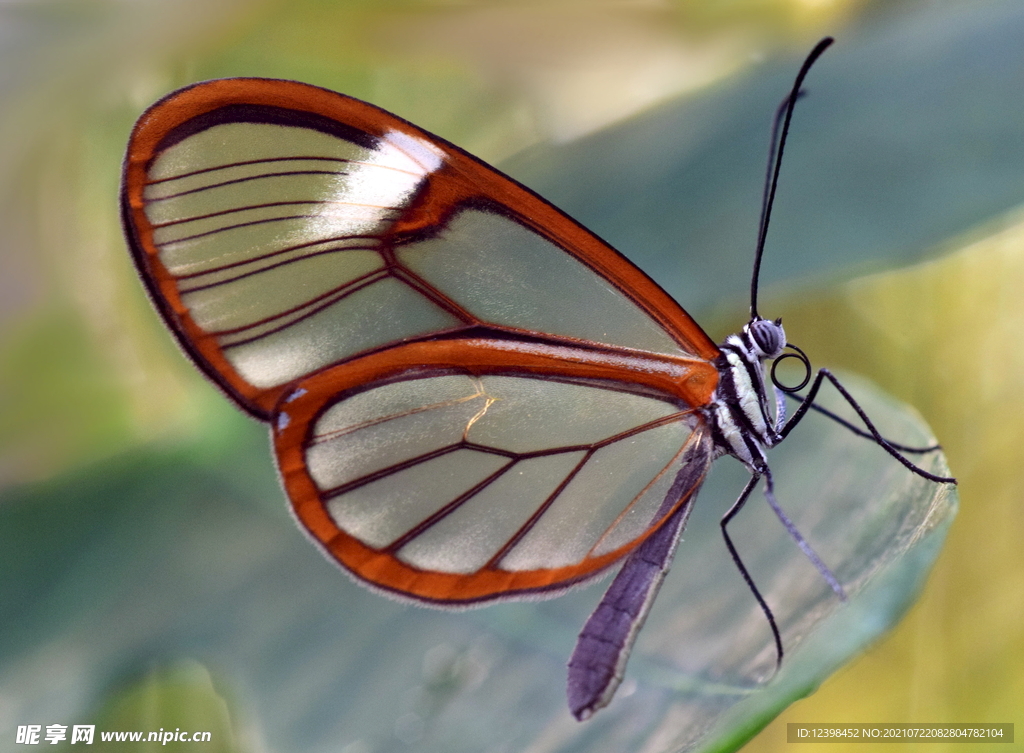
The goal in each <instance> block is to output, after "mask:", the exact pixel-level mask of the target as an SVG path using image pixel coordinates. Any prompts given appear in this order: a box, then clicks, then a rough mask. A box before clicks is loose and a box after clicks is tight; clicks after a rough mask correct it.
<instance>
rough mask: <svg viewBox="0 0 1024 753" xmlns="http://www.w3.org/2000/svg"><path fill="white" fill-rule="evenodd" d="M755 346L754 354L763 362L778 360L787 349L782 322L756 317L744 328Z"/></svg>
mask: <svg viewBox="0 0 1024 753" xmlns="http://www.w3.org/2000/svg"><path fill="white" fill-rule="evenodd" d="M743 332H744V333H745V334H746V335H747V338H748V339H749V340H750V343H751V345H752V346H753V350H754V354H755V355H756V356H757V357H758V358H759V359H761V360H767V359H770V358H778V357H779V356H780V355H781V354H782V351H783V349H784V348H785V347H786V331H785V330H784V329H783V328H782V320H781V319H776V320H775V321H772V320H770V319H762V318H761V317H756V318H754V319H751V320H750V321H749V322H747V324H746V325H744V327H743Z"/></svg>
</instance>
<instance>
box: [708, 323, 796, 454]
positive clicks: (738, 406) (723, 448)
mask: <svg viewBox="0 0 1024 753" xmlns="http://www.w3.org/2000/svg"><path fill="white" fill-rule="evenodd" d="M785 346H786V333H785V331H784V330H783V329H782V320H781V319H778V320H776V321H770V320H768V319H761V318H755V319H752V320H751V321H750V322H748V323H747V324H746V325H745V326H744V327H743V329H742V330H741V331H740V332H739V333H737V334H735V335H730V336H729V337H728V338H726V340H725V342H723V343H722V344H721V346H720V349H721V351H722V353H721V355H720V356H719V357H718V358H717V359H715V366H716V367H717V368H718V372H719V381H718V388H717V390H716V392H715V396H714V399H713V401H712V402H711V404H710V405H709V406H708V407H707V415H708V418H709V422H710V424H711V428H712V436H713V438H714V442H715V446H716V447H717V449H718V454H719V455H723V454H730V455H733V456H735V457H736V458H738V459H739V460H740V461H741V462H742V463H743V464H744V465H746V466H747V467H748V468H750V469H751V471H755V472H759V471H761V470H763V469H764V467H765V466H766V463H767V460H766V458H765V455H764V451H765V450H766V449H767V448H769V447H772V446H774V445H776V444H777V443H778V442H779V441H780V440H781V435H780V434H779V431H780V430H781V427H782V424H783V423H784V422H785V418H786V416H785V406H784V403H783V400H782V396H781V394H780V393H779V391H778V389H777V388H775V387H774V386H773V388H772V392H773V394H774V397H775V415H774V416H773V415H772V413H771V411H770V409H769V402H768V391H767V387H766V383H765V365H764V364H765V361H767V360H769V359H773V358H778V356H779V355H781V354H782V350H783V348H785Z"/></svg>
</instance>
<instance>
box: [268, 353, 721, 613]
mask: <svg viewBox="0 0 1024 753" xmlns="http://www.w3.org/2000/svg"><path fill="white" fill-rule="evenodd" d="M496 355H499V356H500V355H506V357H507V354H500V353H499V354H496ZM418 357H419V358H420V360H429V359H423V358H422V354H420V355H419V356H418ZM369 360H378V361H379V360H381V359H380V357H379V356H371V357H369ZM410 360H413V359H412V358H410ZM493 360H494V363H492V364H491V365H480V364H479V363H477V364H470V363H466V364H464V365H462V366H455V365H451V366H447V367H444V368H441V367H439V366H430V367H426V368H420V369H414V370H409V369H393V370H392V371H393V372H394V373H395V374H397V376H382V377H381V378H378V379H371V380H369V381H368V382H366V383H364V384H362V385H361V386H358V387H354V388H351V389H342V390H338V389H337V388H338V383H337V382H336V380H334V378H333V377H332V375H331V373H330V372H328V373H325V374H319V375H316V376H314V377H312V378H311V379H309V380H307V381H305V382H303V383H301V385H300V386H299V387H298V388H297V389H296V391H295V393H293V394H292V395H289V396H287V397H286V398H285V401H284V402H283V403H282V406H281V413H280V414H279V416H278V420H277V424H276V430H275V447H276V450H277V453H278V458H279V462H280V466H281V473H282V477H283V478H284V482H285V486H286V488H287V489H288V491H289V496H290V497H291V499H292V501H293V504H294V509H295V513H296V515H297V517H298V518H299V520H300V521H301V522H302V524H303V525H304V526H305V527H306V528H307V529H308V530H309V531H310V533H311V534H312V535H313V537H314V538H315V539H316V540H318V541H319V542H320V543H321V545H322V546H323V547H324V549H325V550H326V551H327V552H328V553H329V554H330V555H331V556H332V557H333V558H335V559H336V560H337V561H338V562H340V563H341V564H342V565H343V566H344V567H345V568H346V569H348V570H349V571H350V572H352V573H353V574H354V575H356V576H357V577H358V578H359V579H360V580H362V581H365V582H367V583H369V584H371V585H373V586H376V587H379V588H382V589H385V590H387V591H390V592H393V593H399V594H401V595H404V596H408V597H411V598H413V599H418V600H422V601H428V602H432V603H435V604H441V605H464V604H470V603H473V602H480V601H489V600H496V599H503V598H515V597H517V596H518V597H522V596H529V595H537V594H548V595H556V594H557V593H559V592H561V591H563V590H565V589H566V588H568V587H570V586H572V585H573V584H576V583H579V582H581V581H584V580H587V579H588V578H591V577H594V576H595V575H597V574H598V573H600V572H601V571H602V570H604V569H605V568H607V567H609V566H611V565H613V564H615V563H616V562H618V561H619V560H620V559H621V558H622V557H623V556H625V554H627V553H628V552H629V551H631V550H632V549H634V548H635V547H636V546H637V545H638V544H640V543H641V542H642V541H644V540H645V539H646V538H647V537H648V536H649V535H650V533H651V532H652V530H654V529H656V528H657V527H658V526H659V525H660V524H661V523H662V522H663V521H664V520H666V519H668V517H669V516H670V515H671V514H672V513H673V512H674V511H675V510H677V509H678V508H679V506H680V505H681V504H683V503H684V501H685V500H687V499H689V495H690V494H691V492H692V491H693V490H694V489H695V488H696V486H699V482H700V480H702V478H703V473H699V474H693V473H691V474H689V476H685V477H686V478H690V477H692V478H694V479H695V481H694V483H693V484H686V485H685V486H686V488H680V485H679V484H678V483H676V482H677V479H678V478H679V477H680V473H681V471H682V470H683V468H684V467H685V466H686V465H687V463H691V462H692V458H693V457H694V456H695V455H694V453H693V452H688V451H687V450H688V448H692V447H693V446H694V445H695V444H697V445H703V446H705V447H706V445H707V443H709V442H710V439H709V438H708V436H707V433H706V431H705V428H704V424H703V423H702V420H701V419H700V417H699V414H698V413H696V412H695V411H693V410H692V408H691V407H690V406H689V405H688V404H687V402H686V401H685V400H683V399H680V398H679V397H678V396H676V395H672V394H670V393H668V392H665V391H661V390H659V389H656V388H654V387H652V386H650V385H644V384H640V383H638V384H630V383H627V382H624V381H622V382H618V383H616V382H610V381H609V380H606V379H601V378H595V377H587V376H582V375H580V374H582V373H584V372H585V371H586V370H585V369H581V370H580V371H579V372H578V373H571V372H570V370H569V369H564V370H561V371H559V370H557V369H556V368H554V367H551V368H548V369H547V370H546V371H541V370H540V369H538V368H532V369H529V368H524V367H523V366H522V365H516V366H500V365H497V362H498V361H499V360H500V358H498V357H496V358H494V359H493ZM342 371H351V367H342ZM698 456H699V457H702V458H704V457H706V456H707V450H706V449H705V451H704V452H703V453H698ZM673 484H676V486H675V488H673ZM690 487H693V488H690Z"/></svg>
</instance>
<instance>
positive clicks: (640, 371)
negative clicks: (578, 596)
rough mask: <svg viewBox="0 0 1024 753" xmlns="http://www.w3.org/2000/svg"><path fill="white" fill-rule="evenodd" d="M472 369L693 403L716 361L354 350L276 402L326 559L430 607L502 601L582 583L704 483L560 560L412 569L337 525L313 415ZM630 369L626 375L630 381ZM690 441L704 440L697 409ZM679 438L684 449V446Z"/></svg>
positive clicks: (711, 382)
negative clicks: (318, 466) (313, 450)
mask: <svg viewBox="0 0 1024 753" xmlns="http://www.w3.org/2000/svg"><path fill="white" fill-rule="evenodd" d="M453 372H458V373H464V374H469V375H472V376H483V375H494V374H506V375H507V374H520V375H522V374H527V375H530V376H533V377H536V378H541V379H543V378H550V379H558V378H561V379H572V378H586V379H594V380H605V381H611V382H619V383H630V384H634V385H637V386H640V387H643V388H644V389H647V390H650V391H652V392H655V393H660V394H661V395H663V396H664V397H666V398H669V399H674V400H677V401H679V402H681V403H684V404H686V405H688V406H690V407H691V408H694V409H699V408H700V407H701V406H703V405H705V404H706V403H707V399H708V396H709V394H710V390H713V389H714V386H715V384H716V383H717V377H718V373H717V371H716V370H715V368H714V367H713V366H712V365H711V364H709V363H707V362H706V361H704V360H702V359H697V358H694V359H682V358H672V357H668V356H663V357H662V356H652V357H641V358H636V357H630V359H628V361H627V360H625V359H623V357H622V356H621V355H619V354H617V353H614V352H609V353H604V354H600V353H595V352H593V351H590V350H585V349H574V348H566V347H551V346H536V345H534V346H529V347H523V346H522V345H520V344H518V343H514V342H509V341H503V340H482V339H481V340H458V341H438V342H417V343H408V344H405V345H401V346H397V347H395V348H391V349H390V350H388V351H386V352H384V353H376V354H371V355H367V356H362V357H358V358H355V359H353V360H351V361H348V362H346V363H343V364H341V365H338V366H335V367H332V368H329V369H326V370H323V371H321V372H319V373H317V374H315V375H313V376H311V377H309V378H307V379H305V380H301V381H299V382H298V383H296V385H295V388H294V391H293V392H292V393H290V394H288V395H285V396H284V398H283V399H282V402H281V403H280V404H279V405H278V409H277V415H276V419H275V421H274V429H273V431H272V441H273V444H274V449H275V454H276V456H277V462H278V470H279V472H280V475H281V479H282V483H283V485H284V487H285V490H286V491H287V493H288V496H289V498H290V499H291V502H292V512H293V514H294V515H295V517H296V519H297V521H298V523H299V525H300V527H301V528H303V529H304V530H305V531H306V532H307V533H308V534H309V536H310V537H311V538H312V539H313V540H314V542H316V543H317V544H318V545H319V546H320V548H321V549H322V550H323V551H324V553H325V554H327V555H328V556H329V558H331V559H333V560H335V561H336V562H337V563H338V564H339V565H341V566H342V568H343V569H344V570H345V571H347V572H348V573H349V574H350V575H352V576H353V577H354V578H355V579H357V580H358V581H360V582H362V583H363V584H364V585H369V586H370V587H372V588H375V589H379V590H381V591H384V592H386V593H388V594H390V595H392V596H399V597H404V598H408V599H411V600H414V601H420V602H428V603H431V604H433V605H435V606H448V607H459V606H463V607H467V606H473V605H474V604H476V603H485V602H491V601H497V600H502V599H514V598H530V597H531V596H532V597H550V596H556V595H558V594H559V593H561V592H563V591H565V590H567V589H569V588H572V587H573V586H575V585H579V584H581V583H585V582H587V581H589V580H592V579H594V578H596V577H599V576H600V575H601V574H603V572H604V571H605V570H606V569H607V568H609V567H611V566H613V565H615V564H616V563H617V562H619V561H620V560H621V559H622V558H623V557H625V556H626V555H627V554H628V553H629V552H630V551H632V550H633V549H635V548H636V547H637V546H639V545H640V544H641V543H642V542H643V541H644V540H646V538H647V537H648V536H650V535H651V534H652V533H653V532H654V531H656V530H657V529H658V528H660V527H661V526H662V525H663V524H664V523H665V521H666V520H668V519H669V518H670V517H671V516H672V514H673V513H674V512H676V511H677V510H678V509H679V507H680V506H681V505H684V504H688V503H689V501H690V500H691V499H692V498H693V495H694V494H695V493H696V491H697V490H698V489H699V488H700V482H702V481H703V474H701V476H700V478H699V480H698V482H697V483H695V484H694V485H693V486H692V488H690V489H689V490H686V492H685V493H683V494H681V495H680V498H679V499H678V500H677V501H676V503H675V504H674V505H673V506H672V507H671V509H670V510H668V511H667V512H666V513H665V514H664V515H663V517H661V518H660V519H659V520H657V521H655V522H653V523H652V525H651V526H649V527H648V529H647V531H646V532H645V533H644V534H643V535H642V536H640V537H638V538H637V539H634V540H633V541H631V542H628V543H627V544H625V545H623V546H620V547H619V548H617V549H615V550H613V551H610V552H607V553H605V554H603V555H600V556H595V557H590V558H587V559H584V560H583V561H582V562H580V563H578V564H576V565H572V566H566V567H556V568H549V569H538V570H529V571H516V572H512V571H503V570H499V569H497V568H490V569H488V568H484V569H481V570H479V571H477V572H474V573H468V574H453V573H443V572H436V571H428V570H422V569H419V568H415V567H412V566H410V565H408V564H406V563H404V562H402V561H401V560H399V559H398V558H397V557H396V556H394V555H393V554H391V553H389V552H387V551H382V550H378V549H374V548H372V547H370V546H368V545H366V544H364V543H363V542H361V541H359V540H358V539H356V538H355V537H353V536H351V535H350V534H348V533H346V532H345V531H343V530H341V529H340V528H339V527H338V526H337V525H336V524H335V523H334V521H333V520H332V519H331V517H330V515H329V513H328V511H327V508H326V505H325V503H324V501H323V500H322V498H321V494H320V491H319V490H318V489H317V486H316V484H315V483H314V481H313V479H312V478H311V476H310V474H309V472H308V470H307V467H306V462H305V452H306V448H307V447H308V446H309V443H310V441H311V437H312V431H313V427H314V426H315V423H316V420H317V418H318V417H319V416H320V415H321V414H322V413H323V411H325V410H326V409H327V408H328V407H330V405H332V404H333V402H334V401H335V399H336V398H337V397H338V396H339V395H343V394H344V393H346V392H350V391H354V390H358V389H360V388H363V387H367V386H369V385H378V384H381V383H383V382H386V381H388V380H392V379H397V378H402V377H405V378H413V377H414V376H426V375H430V374H442V373H453ZM627 376H628V379H627ZM692 415H693V416H694V420H695V425H696V427H697V428H696V429H695V431H694V432H693V434H691V437H690V439H689V440H688V443H687V445H688V444H689V442H695V441H710V435H709V433H708V432H707V431H706V430H704V423H703V418H702V416H701V413H700V412H699V410H694V412H693V414H692ZM684 449H685V446H684V447H682V448H680V452H682V451H683V450H684Z"/></svg>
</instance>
